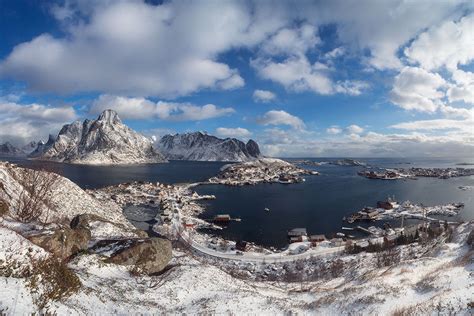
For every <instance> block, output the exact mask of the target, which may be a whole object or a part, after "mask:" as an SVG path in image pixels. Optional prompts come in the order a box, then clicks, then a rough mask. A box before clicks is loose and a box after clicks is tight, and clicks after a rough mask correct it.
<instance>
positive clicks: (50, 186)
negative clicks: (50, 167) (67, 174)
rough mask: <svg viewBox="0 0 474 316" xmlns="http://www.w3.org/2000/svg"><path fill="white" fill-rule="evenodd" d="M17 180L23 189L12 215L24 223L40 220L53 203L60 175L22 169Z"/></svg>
mask: <svg viewBox="0 0 474 316" xmlns="http://www.w3.org/2000/svg"><path fill="white" fill-rule="evenodd" d="M16 180H17V181H18V183H19V184H20V185H21V186H22V187H23V189H22V190H21V192H20V194H19V197H18V200H17V201H16V204H15V205H13V214H12V216H13V217H14V218H15V219H17V220H19V221H21V222H23V223H29V222H31V221H33V220H40V218H41V216H42V215H43V213H44V210H45V209H46V208H47V207H50V206H51V205H52V199H53V196H54V187H55V186H56V185H57V182H58V181H59V176H58V175H57V174H56V173H53V172H45V171H38V170H33V169H22V170H21V171H20V172H19V173H18V174H17V178H16Z"/></svg>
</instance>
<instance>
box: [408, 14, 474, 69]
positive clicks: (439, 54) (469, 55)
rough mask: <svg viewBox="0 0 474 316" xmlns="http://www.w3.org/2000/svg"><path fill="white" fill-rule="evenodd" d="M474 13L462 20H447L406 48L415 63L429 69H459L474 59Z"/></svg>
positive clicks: (409, 57)
mask: <svg viewBox="0 0 474 316" xmlns="http://www.w3.org/2000/svg"><path fill="white" fill-rule="evenodd" d="M473 30H474V14H470V15H468V16H465V17H463V18H462V19H460V20H459V21H457V22H456V21H446V22H443V23H442V24H441V25H440V26H435V27H432V28H430V29H429V30H428V31H426V32H424V33H422V34H420V35H419V36H418V38H417V39H416V40H415V41H414V42H413V43H412V44H411V45H410V47H407V48H406V49H405V51H404V52H405V55H406V56H407V57H408V59H409V60H410V61H411V62H413V63H418V64H419V65H420V66H421V67H423V68H425V69H427V70H433V69H438V68H440V67H446V68H448V69H450V70H455V69H457V66H458V65H465V64H467V63H469V62H471V61H472V60H473V59H474V49H473V37H474V32H473Z"/></svg>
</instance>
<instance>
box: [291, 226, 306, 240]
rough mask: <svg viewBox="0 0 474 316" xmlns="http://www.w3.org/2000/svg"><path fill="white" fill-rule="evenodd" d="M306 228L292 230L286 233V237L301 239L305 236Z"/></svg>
mask: <svg viewBox="0 0 474 316" xmlns="http://www.w3.org/2000/svg"><path fill="white" fill-rule="evenodd" d="M307 235H308V233H307V232H306V228H293V229H290V230H289V231H288V237H290V238H291V237H303V236H307Z"/></svg>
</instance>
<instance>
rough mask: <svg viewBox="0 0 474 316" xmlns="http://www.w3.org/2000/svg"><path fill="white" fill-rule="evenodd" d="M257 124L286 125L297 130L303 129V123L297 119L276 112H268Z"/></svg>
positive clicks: (288, 114)
mask: <svg viewBox="0 0 474 316" xmlns="http://www.w3.org/2000/svg"><path fill="white" fill-rule="evenodd" d="M257 123H258V124H262V125H287V126H291V127H292V128H294V129H298V130H302V129H304V128H305V124H304V122H303V121H302V120H301V119H300V118H299V117H297V116H294V115H291V114H290V113H287V112H285V111H277V110H271V111H268V112H267V113H265V114H264V115H263V116H262V117H260V118H259V119H258V120H257Z"/></svg>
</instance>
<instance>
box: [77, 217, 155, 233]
mask: <svg viewBox="0 0 474 316" xmlns="http://www.w3.org/2000/svg"><path fill="white" fill-rule="evenodd" d="M97 222H99V223H97ZM91 223H92V225H91ZM69 226H70V227H71V228H72V229H79V228H84V229H88V230H90V231H91V233H92V237H93V238H94V239H98V238H100V239H101V238H113V237H132V236H136V237H138V238H147V237H148V234H147V233H146V232H145V231H143V230H139V229H135V228H133V226H131V227H127V226H124V225H121V224H117V223H113V222H111V221H108V220H106V219H104V218H102V217H100V216H97V215H94V214H80V215H76V216H75V217H74V218H73V219H72V220H71V223H70V224H69ZM107 226H108V227H115V228H114V229H111V230H110V231H109V234H110V235H109V234H106V235H104V234H103V232H100V228H104V227H107Z"/></svg>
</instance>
